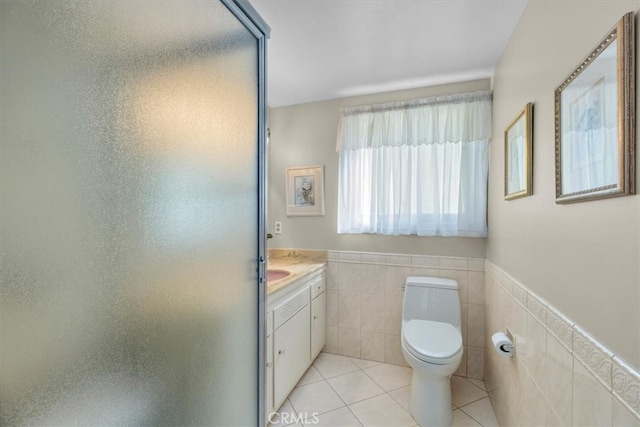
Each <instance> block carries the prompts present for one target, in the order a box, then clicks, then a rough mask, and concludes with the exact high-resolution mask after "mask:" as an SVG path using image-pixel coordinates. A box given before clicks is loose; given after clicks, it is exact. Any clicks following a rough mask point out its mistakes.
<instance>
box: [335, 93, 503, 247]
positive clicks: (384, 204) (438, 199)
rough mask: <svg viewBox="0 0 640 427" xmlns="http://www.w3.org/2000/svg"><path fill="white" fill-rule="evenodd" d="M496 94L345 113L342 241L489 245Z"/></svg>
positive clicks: (340, 181)
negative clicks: (403, 238)
mask: <svg viewBox="0 0 640 427" xmlns="http://www.w3.org/2000/svg"><path fill="white" fill-rule="evenodd" d="M490 137H491V94H490V93H489V92H473V93H468V94H460V95H452V96H446V97H437V98H427V99H420V100H415V101H409V102H401V103H393V104H383V105H374V106H366V107H353V108H345V109H342V110H340V123H339V126H338V144H337V151H338V153H339V156H340V166H339V178H338V233H355V234H360V233H374V234H387V235H408V234H416V235H419V236H466V237H486V235H487V223H486V211H487V172H488V146H489V138H490Z"/></svg>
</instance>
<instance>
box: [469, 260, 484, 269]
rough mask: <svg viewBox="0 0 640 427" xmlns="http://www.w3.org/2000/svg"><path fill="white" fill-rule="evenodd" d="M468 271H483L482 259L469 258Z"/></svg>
mask: <svg viewBox="0 0 640 427" xmlns="http://www.w3.org/2000/svg"><path fill="white" fill-rule="evenodd" d="M468 266H469V268H468V269H469V271H484V258H469V260H468Z"/></svg>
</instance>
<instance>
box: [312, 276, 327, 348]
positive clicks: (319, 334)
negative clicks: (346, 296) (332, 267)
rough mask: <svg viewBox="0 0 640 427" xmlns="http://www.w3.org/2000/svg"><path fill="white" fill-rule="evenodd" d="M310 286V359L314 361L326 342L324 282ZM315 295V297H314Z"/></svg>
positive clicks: (317, 282)
mask: <svg viewBox="0 0 640 427" xmlns="http://www.w3.org/2000/svg"><path fill="white" fill-rule="evenodd" d="M321 279H322V280H319V281H316V282H315V283H313V284H312V285H311V298H312V300H311V359H312V360H313V359H315V358H316V357H317V356H318V354H319V353H320V351H321V350H322V348H323V347H324V344H325V341H326V333H327V294H326V293H325V291H324V287H325V280H324V276H322V278H321ZM314 294H315V296H314Z"/></svg>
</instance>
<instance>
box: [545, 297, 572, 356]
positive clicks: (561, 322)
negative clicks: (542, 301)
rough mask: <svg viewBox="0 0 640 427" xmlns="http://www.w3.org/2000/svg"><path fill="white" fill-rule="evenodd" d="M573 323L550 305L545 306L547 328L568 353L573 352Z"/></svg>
mask: <svg viewBox="0 0 640 427" xmlns="http://www.w3.org/2000/svg"><path fill="white" fill-rule="evenodd" d="M574 325H575V323H573V322H572V321H571V320H569V319H567V318H566V317H565V316H563V315H562V314H561V313H560V312H559V311H557V310H556V309H555V308H554V307H552V306H550V305H549V306H547V329H548V330H549V332H551V334H552V335H553V336H555V337H556V338H557V339H558V341H560V344H562V345H563V346H565V348H566V349H567V350H569V353H573V326H574Z"/></svg>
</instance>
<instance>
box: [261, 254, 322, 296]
mask: <svg viewBox="0 0 640 427" xmlns="http://www.w3.org/2000/svg"><path fill="white" fill-rule="evenodd" d="M325 265H326V264H325V263H324V262H323V263H317V262H316V263H312V262H304V261H303V262H300V261H288V260H283V259H278V260H273V261H269V264H268V269H269V270H286V271H289V272H290V273H291V274H290V275H289V276H287V277H285V278H283V279H280V280H275V281H273V282H267V295H269V294H272V293H274V292H276V291H278V290H280V289H282V288H285V287H287V286H288V285H290V284H291V283H293V282H295V281H296V280H298V279H300V278H302V277H304V276H306V275H308V274H311V273H314V272H316V271H318V270H320V269H323V268H324V267H325Z"/></svg>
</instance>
